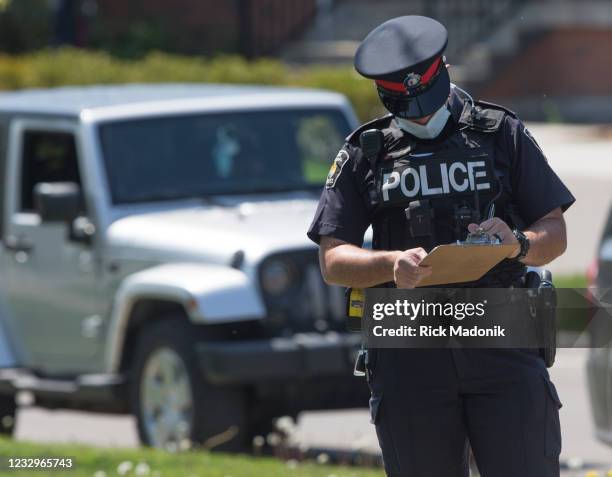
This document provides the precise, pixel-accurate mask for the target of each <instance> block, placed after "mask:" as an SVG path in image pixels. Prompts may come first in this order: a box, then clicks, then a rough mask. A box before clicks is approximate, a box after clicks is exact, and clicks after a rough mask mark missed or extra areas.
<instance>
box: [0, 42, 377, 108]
mask: <svg viewBox="0 0 612 477" xmlns="http://www.w3.org/2000/svg"><path fill="white" fill-rule="evenodd" d="M143 82H145V83H164V82H189V83H192V82H196V83H240V84H265V85H282V86H300V87H308V88H324V89H328V90H332V91H337V92H340V93H343V94H345V95H346V96H347V97H348V98H349V100H350V101H351V102H352V104H353V107H354V108H355V110H356V112H357V114H358V116H359V117H360V118H361V119H362V120H366V119H369V118H373V117H376V116H378V115H380V114H382V108H381V105H380V103H379V100H378V98H377V96H376V91H375V89H374V87H373V85H372V83H371V81H369V80H366V79H363V78H361V77H360V76H359V75H358V74H357V73H355V71H354V70H353V69H352V68H351V67H350V66H312V67H290V66H288V65H285V64H283V63H281V62H280V61H278V60H274V59H259V60H254V61H247V60H245V59H244V58H241V57H238V56H223V57H218V58H210V59H205V58H194V57H187V56H179V55H172V54H166V53H160V52H152V53H149V54H148V55H147V56H145V57H143V58H142V59H139V60H125V59H119V58H116V57H113V56H111V55H109V54H108V53H104V52H100V51H87V50H80V49H74V48H62V49H57V50H42V51H38V52H35V53H28V54H23V55H19V56H9V55H0V89H3V90H14V89H21V88H43V87H56V86H66V85H89V84H103V83H106V84H108V83H143Z"/></svg>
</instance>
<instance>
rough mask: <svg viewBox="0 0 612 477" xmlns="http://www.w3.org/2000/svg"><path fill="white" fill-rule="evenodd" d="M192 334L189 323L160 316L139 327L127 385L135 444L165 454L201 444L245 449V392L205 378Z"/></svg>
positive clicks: (176, 318) (214, 448) (206, 446)
mask: <svg viewBox="0 0 612 477" xmlns="http://www.w3.org/2000/svg"><path fill="white" fill-rule="evenodd" d="M194 335H195V333H194V329H193V325H191V324H190V323H188V322H186V321H185V319H184V317H181V316H171V317H165V318H163V319H160V320H156V321H155V322H153V323H151V324H145V326H144V327H143V328H142V331H141V334H140V336H139V337H138V339H137V343H136V349H135V354H134V357H133V361H132V368H131V385H130V401H131V409H132V412H133V414H134V415H135V416H136V421H137V426H138V434H139V437H140V440H141V442H142V443H143V444H145V445H148V446H153V447H163V448H167V449H169V450H180V449H182V448H184V445H187V446H189V445H195V446H198V445H203V446H204V447H205V448H209V449H212V450H221V451H226V452H235V451H244V450H245V449H246V446H247V444H248V443H247V442H246V441H247V436H248V432H247V429H246V423H247V418H246V410H245V409H246V407H245V395H244V391H243V390H241V389H236V388H219V387H215V386H212V385H210V384H209V383H207V382H206V381H205V380H204V377H203V375H202V373H201V371H200V367H199V366H198V362H197V358H196V353H195V344H196V339H195V337H194ZM186 402H187V405H186V406H185V403H186ZM179 416H180V417H179ZM177 422H179V425H178V426H175V427H176V428H173V426H174V425H175V424H176V423H177ZM185 423H188V425H185Z"/></svg>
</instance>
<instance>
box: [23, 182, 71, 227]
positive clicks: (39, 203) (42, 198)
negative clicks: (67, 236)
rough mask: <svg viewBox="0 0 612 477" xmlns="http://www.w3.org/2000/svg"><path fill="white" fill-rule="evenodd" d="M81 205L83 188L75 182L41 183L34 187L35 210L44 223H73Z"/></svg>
mask: <svg viewBox="0 0 612 477" xmlns="http://www.w3.org/2000/svg"><path fill="white" fill-rule="evenodd" d="M81 204H82V199H81V188H80V187H79V185H78V184H77V183H75V182H40V183H38V184H36V186H35V187H34V209H35V210H36V212H37V213H38V215H40V219H41V220H42V221H43V222H65V223H71V222H72V221H73V220H74V219H76V218H77V217H78V215H79V213H80V212H81Z"/></svg>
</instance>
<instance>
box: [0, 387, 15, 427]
mask: <svg viewBox="0 0 612 477" xmlns="http://www.w3.org/2000/svg"><path fill="white" fill-rule="evenodd" d="M16 415H17V404H16V403H15V395H14V394H0V435H4V436H10V435H12V434H13V431H14V430H15V419H16Z"/></svg>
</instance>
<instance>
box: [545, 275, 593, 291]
mask: <svg viewBox="0 0 612 477" xmlns="http://www.w3.org/2000/svg"><path fill="white" fill-rule="evenodd" d="M553 282H554V283H555V287H557V288H586V287H587V279H586V276H585V275H583V274H580V273H577V274H574V275H561V276H559V277H555V276H553Z"/></svg>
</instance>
